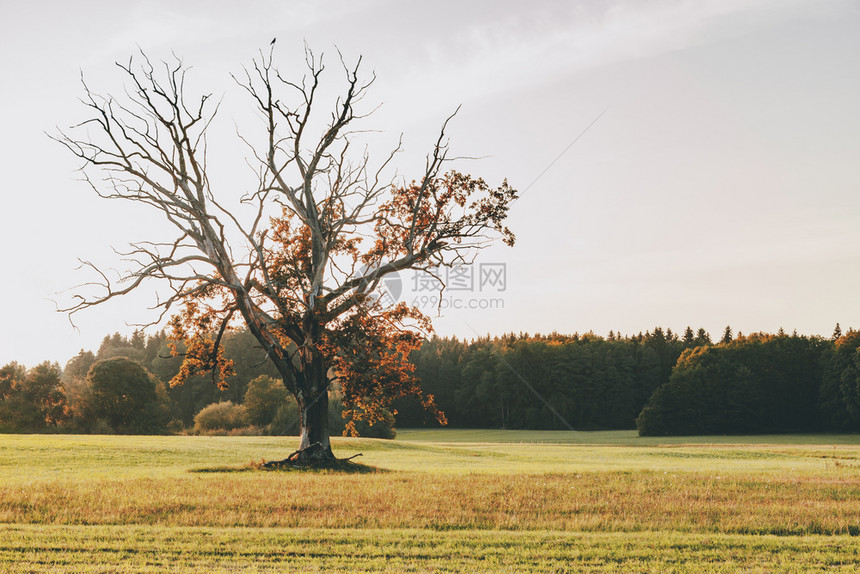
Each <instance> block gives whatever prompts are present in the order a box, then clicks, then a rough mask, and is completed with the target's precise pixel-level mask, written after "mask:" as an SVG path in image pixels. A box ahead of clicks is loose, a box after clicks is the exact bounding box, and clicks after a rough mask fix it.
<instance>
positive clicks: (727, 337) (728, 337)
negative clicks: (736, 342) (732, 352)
mask: <svg viewBox="0 0 860 574" xmlns="http://www.w3.org/2000/svg"><path fill="white" fill-rule="evenodd" d="M733 339H734V337H732V328H731V326H729V325H726V330H725V331H723V338H722V339H720V343H723V344H728V343H731V342H732V340H733Z"/></svg>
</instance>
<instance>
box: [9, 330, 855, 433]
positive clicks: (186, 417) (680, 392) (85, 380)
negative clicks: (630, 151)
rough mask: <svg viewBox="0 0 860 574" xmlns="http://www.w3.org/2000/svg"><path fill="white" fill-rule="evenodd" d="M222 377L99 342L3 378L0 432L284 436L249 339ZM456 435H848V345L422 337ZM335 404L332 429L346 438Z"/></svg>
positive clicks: (272, 375)
mask: <svg viewBox="0 0 860 574" xmlns="http://www.w3.org/2000/svg"><path fill="white" fill-rule="evenodd" d="M223 344H224V353H225V357H226V358H227V359H229V360H232V361H233V364H234V369H233V370H234V374H232V375H231V376H229V377H228V378H227V381H226V383H227V384H226V386H224V385H222V387H223V388H219V386H218V385H216V384H215V381H214V379H213V378H211V377H208V376H202V375H196V376H193V377H190V378H188V379H187V380H186V381H185V382H184V383H183V384H181V385H176V386H170V385H169V384H168V382H169V381H171V380H172V379H173V378H174V377H175V376H176V374H177V373H178V372H179V369H180V366H181V362H182V360H181V357H180V356H173V355H172V354H171V351H170V341H169V339H168V337H167V335H166V334H165V333H164V332H160V333H155V334H153V335H146V334H144V333H142V332H135V333H133V334H132V335H131V336H129V337H126V336H123V335H120V334H119V333H116V334H114V335H110V336H106V337H105V338H104V339H103V341H102V343H101V345H100V346H99V348H98V349H97V351H96V352H91V351H85V350H81V352H80V353H78V354H77V355H76V356H74V357H73V358H72V359H70V360H69V361H68V362H67V363H66V364H65V365H64V366H62V367H61V366H60V365H59V364H57V363H52V362H44V363H41V364H39V365H36V366H34V367H32V368H25V367H24V366H22V365H19V364H17V363H15V362H12V363H9V364H7V365H5V366H3V367H2V368H0V432H7V433H8V432H27V433H44V432H49V433H50V432H70V433H96V434H167V433H183V432H194V433H206V434H296V433H297V431H298V407H297V405H296V404H295V401H294V400H293V399H292V398H291V397H290V396H289V393H288V392H287V391H286V388H285V387H284V385H283V383H282V382H281V380H280V379H279V378H278V373H277V371H276V370H275V369H274V367H273V365H272V364H271V363H270V362H269V361H268V360H267V358H266V355H265V353H264V352H263V351H262V349H261V348H260V347H259V345H258V344H257V342H256V340H255V339H254V337H253V336H252V335H251V334H250V333H249V332H248V331H246V330H238V331H235V332H233V333H229V334H228V335H226V336H225V339H224V342H223ZM410 361H411V363H412V364H413V365H414V366H415V371H416V374H417V375H418V377H419V379H420V380H421V386H422V388H423V389H424V391H425V393H427V394H429V395H433V397H434V398H435V402H436V404H437V405H438V407H439V408H440V409H441V410H442V411H443V412H444V413H445V415H446V417H447V421H448V426H449V427H453V428H505V429H576V430H596V429H632V428H637V429H638V431H639V434H640V435H643V436H645V435H653V436H661V435H708V434H755V433H787V432H816V431H840V432H858V431H860V332H858V331H856V330H853V329H849V330H848V331H847V332H845V333H843V332H842V330H841V328H840V327H839V325H837V326H836V329H835V330H834V333H833V336H832V337H831V338H829V339H827V338H822V337H810V336H802V335H798V334H797V333H793V334H791V335H788V334H786V333H785V332H783V331H782V330H780V331H779V332H778V333H776V334H768V333H755V334H751V335H744V334H742V333H738V334H737V335H736V336H735V335H733V333H732V330H731V328H730V327H726V330H725V332H724V333H723V335H722V337H721V338H720V339H719V340H716V341H712V340H711V337H710V335H709V333H707V332H706V331H705V330H704V329H699V330H698V331H695V332H694V331H693V329H691V328H690V327H688V328H687V329H686V330H685V331H684V332H683V333H682V334H678V333H675V332H673V331H672V330H671V329H665V330H664V329H663V328H660V327H656V328H654V329H653V330H651V331H646V332H645V333H640V334H637V335H632V336H631V335H619V334H616V333H614V332H610V333H609V335H608V336H607V337H601V336H598V335H595V334H593V333H586V334H573V335H563V334H559V333H551V334H548V335H529V334H526V333H520V334H508V335H504V336H500V337H492V338H491V337H483V338H478V339H474V340H469V341H464V340H459V339H457V338H439V337H433V338H431V339H427V340H425V341H424V343H423V345H422V346H421V347H420V349H418V350H416V351H414V352H413V353H412V355H411V356H410ZM342 408H343V407H342V405H341V403H340V401H339V397H338V393H337V389H334V390H333V391H332V397H331V409H330V410H331V414H330V417H329V424H330V425H331V427H332V432H333V434H339V433H340V432H342V431H343V430H344V428H345V427H344V421H343V418H342V417H341V411H342ZM438 425H439V423H438V421H437V420H436V418H435V417H433V416H432V414H431V413H428V412H426V411H425V410H424V408H423V407H422V406H421V405H420V403H419V402H418V400H415V399H401V400H399V401H396V402H395V404H394V405H393V408H392V409H391V412H390V413H388V415H387V416H386V417H385V419H384V420H382V421H379V422H377V423H375V424H374V425H373V426H369V425H367V424H359V425H358V426H357V429H356V430H357V431H358V433H359V434H360V435H361V436H372V437H378V438H392V437H393V436H394V434H395V432H396V431H395V428H396V427H400V428H415V427H427V426H438Z"/></svg>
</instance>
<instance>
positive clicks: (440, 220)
mask: <svg viewBox="0 0 860 574" xmlns="http://www.w3.org/2000/svg"><path fill="white" fill-rule="evenodd" d="M272 49H273V47H272V48H270V49H269V51H268V53H263V52H261V53H260V56H259V57H258V58H256V59H255V60H253V62H252V65H251V66H250V68H246V69H245V71H244V73H243V74H241V76H240V78H239V79H237V83H238V84H239V85H240V86H241V87H242V88H243V89H244V91H245V93H246V94H247V96H249V98H250V101H251V102H252V103H253V104H254V106H255V107H256V109H257V111H258V112H259V114H260V115H261V117H262V119H263V122H262V126H261V128H262V129H261V132H262V133H261V134H260V137H259V142H260V143H259V144H258V147H254V146H251V145H250V140H249V139H247V138H244V137H243V141H245V142H246V143H248V144H249V147H250V149H251V153H252V156H253V159H252V160H251V161H253V162H254V163H255V164H256V166H257V181H256V183H255V189H253V191H250V192H249V193H248V194H247V195H245V196H244V198H243V199H242V202H243V204H245V206H246V208H247V207H248V206H250V209H251V211H252V212H253V214H252V216H251V217H250V218H249V220H248V221H244V222H242V221H240V217H239V211H238V210H237V209H233V210H231V209H228V208H227V207H226V206H225V204H224V203H222V202H224V198H223V197H216V195H215V193H214V191H213V188H212V186H211V185H210V179H209V172H208V170H207V164H206V145H207V140H206V134H207V129H208V127H209V126H210V124H211V122H212V121H213V119H214V117H215V112H216V110H217V105H215V104H213V103H211V100H210V97H209V96H208V95H203V96H200V97H198V98H195V97H192V96H189V95H188V93H187V92H186V88H185V86H186V76H187V72H188V69H187V68H185V67H184V66H183V64H182V62H181V61H179V60H175V61H171V62H164V63H162V65H160V66H159V70H158V71H156V69H155V67H154V66H153V64H152V63H151V62H150V60H149V58H148V57H147V56H146V55H145V54H141V62H140V64H139V65H135V63H134V60H133V59H130V60H129V62H128V64H117V65H118V66H119V68H120V69H121V70H122V72H123V74H124V77H125V79H126V82H127V89H126V91H125V95H124V97H123V98H122V99H121V100H115V99H114V98H112V97H102V96H99V95H97V94H96V93H94V92H93V91H91V90H90V89H89V87H88V86H87V85H86V84H84V91H85V100H84V103H85V105H86V107H87V108H88V110H89V113H90V117H89V118H88V119H87V120H85V121H84V122H83V123H81V124H79V128H81V130H78V131H76V132H74V133H80V131H83V132H84V133H83V134H82V135H81V136H80V137H75V136H73V135H69V134H68V133H64V132H60V134H59V135H58V136H56V139H57V140H58V141H59V142H60V143H62V144H64V145H65V147H66V148H68V149H69V150H70V151H71V152H72V153H73V154H74V155H75V156H77V157H78V158H79V159H80V160H82V162H83V169H82V171H83V173H84V174H85V177H86V178H87V180H88V181H89V182H90V184H91V186H92V187H93V188H94V190H95V191H96V192H97V193H99V195H101V196H102V197H107V198H114V199H124V200H128V201H132V202H136V203H140V204H143V205H146V206H148V207H149V208H153V209H155V210H157V211H159V212H160V213H161V214H162V216H163V217H164V218H166V220H167V221H169V222H170V223H172V224H173V225H174V226H175V227H176V229H177V236H176V237H175V238H174V239H172V240H168V241H163V240H162V241H159V240H153V238H149V239H148V240H146V241H140V242H137V243H133V244H131V248H130V250H129V252H128V253H126V257H127V258H128V259H130V260H131V264H130V267H131V268H130V269H129V270H128V274H127V276H126V277H125V283H122V282H120V283H116V282H112V281H110V280H109V279H108V277H107V276H106V275H105V274H104V273H102V272H101V271H99V270H98V268H97V266H96V265H94V264H92V263H90V262H84V264H85V265H86V266H88V267H91V268H92V269H93V270H95V271H97V272H98V273H99V274H100V277H101V279H102V281H103V287H104V289H105V291H104V293H101V294H98V295H92V296H90V295H83V294H79V295H78V299H77V300H76V301H75V302H74V303H73V304H71V305H69V306H68V307H67V308H66V309H65V310H66V311H68V312H70V313H74V312H76V311H80V310H82V309H86V308H88V307H91V306H93V305H98V304H101V303H104V302H105V301H108V300H111V299H113V298H114V297H118V296H121V295H124V294H126V293H129V292H131V291H133V290H134V289H136V288H137V287H138V286H140V285H141V284H142V283H144V282H148V281H149V280H156V281H161V282H162V283H163V284H164V288H165V289H169V291H168V292H167V293H166V295H165V296H163V297H162V298H161V299H160V300H159V302H158V303H157V307H158V308H159V309H160V311H161V315H160V317H159V319H160V318H161V317H164V316H166V315H168V314H172V319H171V329H172V335H173V337H174V338H175V339H177V340H178V341H181V343H182V344H183V348H184V353H185V355H184V360H183V364H182V367H181V369H180V371H179V374H178V375H177V376H176V377H174V378H173V380H172V381H171V384H172V385H176V384H179V383H181V382H182V381H183V380H185V379H186V378H188V377H190V376H192V375H194V374H196V373H199V372H212V374H213V379H216V380H220V381H222V382H223V381H224V378H225V377H226V376H228V375H229V374H230V373H231V365H230V362H229V361H228V360H227V359H225V357H224V355H223V353H222V352H221V349H220V342H221V339H222V337H223V336H224V333H225V332H227V331H229V330H230V329H231V328H232V327H234V326H235V324H236V322H237V321H236V320H237V319H238V322H241V323H244V324H245V325H246V326H247V328H248V329H249V330H250V332H251V333H252V334H253V336H254V337H255V338H256V340H257V341H258V342H259V344H260V345H261V346H262V347H263V349H264V350H265V351H266V353H267V355H268V357H269V359H270V360H271V361H272V362H273V364H274V365H275V367H276V368H277V370H278V373H279V375H280V376H281V378H282V379H283V381H284V385H285V386H286V388H287V389H288V390H289V391H290V392H291V393H292V394H293V395H294V397H295V398H296V401H297V402H298V405H299V408H300V412H301V439H300V444H299V451H297V452H296V453H294V455H295V456H293V457H291V458H292V459H293V461H294V462H298V463H301V464H325V463H327V462H330V461H332V460H333V459H334V455H333V453H332V451H331V446H330V440H329V428H328V423H327V420H328V416H327V415H328V412H327V411H328V390H329V386H330V384H331V383H332V382H333V380H337V382H338V383H339V385H340V387H341V388H342V392H343V402H344V406H345V411H344V412H345V416H347V417H348V418H349V419H350V423H348V425H347V431H352V432H354V424H353V422H354V420H355V419H357V418H362V419H365V420H366V421H367V422H368V423H373V422H375V420H376V419H377V418H379V417H382V416H384V412H385V408H386V407H387V406H388V405H389V404H390V403H391V401H392V400H394V399H396V398H399V397H403V396H407V395H414V396H420V395H421V390H420V388H419V386H418V382H417V380H416V378H415V377H414V373H413V367H412V366H411V365H410V364H409V362H408V360H407V357H408V355H409V353H410V352H411V351H412V350H414V349H416V348H417V347H418V345H419V344H420V342H421V339H422V333H421V332H422V331H424V332H426V331H428V330H429V329H430V323H429V321H428V319H427V317H425V316H424V315H422V314H421V313H420V312H419V311H418V310H417V309H415V308H410V307H408V306H406V305H405V304H403V303H399V304H396V305H393V306H386V305H385V304H384V300H383V299H382V298H380V297H374V296H373V294H374V292H375V291H376V289H377V287H378V286H379V285H380V282H381V281H382V279H383V278H384V277H385V276H387V275H389V274H391V273H395V272H398V271H401V270H404V269H425V270H427V269H430V268H432V267H435V266H439V265H442V266H450V265H452V264H454V263H457V262H463V261H464V260H467V258H469V257H471V256H473V254H474V250H475V249H477V248H480V247H482V246H483V245H485V244H486V242H487V241H488V240H490V239H491V238H492V237H493V236H501V238H502V239H503V240H504V242H505V243H507V244H509V245H512V244H513V242H514V235H513V234H512V233H511V232H510V231H509V230H508V229H507V228H506V227H505V225H504V222H505V219H506V216H507V213H508V207H509V204H510V203H511V202H512V201H513V200H514V199H515V198H516V191H515V190H514V189H512V188H511V187H510V186H509V185H508V183H507V181H504V182H503V183H502V184H501V185H500V186H498V187H491V186H490V185H489V184H487V183H486V182H485V181H484V180H483V179H480V178H473V177H471V176H469V175H466V174H463V173H459V172H457V171H447V172H445V171H443V167H444V166H446V165H447V164H448V161H449V159H453V158H449V157H448V144H447V139H446V135H445V130H446V126H447V124H448V121H449V120H450V119H451V117H453V116H451V117H449V118H448V120H446V121H445V122H444V123H443V126H442V129H441V131H440V134H439V137H438V139H437V140H436V142H435V145H434V146H433V147H432V148H431V150H430V152H429V153H428V155H427V159H426V164H425V169H424V171H423V173H421V175H420V176H419V177H418V178H417V179H415V180H413V181H411V182H410V181H405V180H397V179H393V178H388V179H386V176H385V174H386V173H387V171H388V169H389V167H390V165H391V164H392V162H393V160H394V159H395V156H396V155H397V153H398V152H399V150H400V145H399V144H398V145H397V146H396V147H395V148H394V149H393V151H391V152H390V153H388V154H386V155H385V156H384V157H383V158H382V159H381V161H378V162H375V163H373V162H371V160H370V157H369V155H368V154H367V153H364V154H358V155H356V154H353V153H352V150H353V149H354V148H355V147H356V146H355V142H357V138H358V137H359V135H358V134H359V130H360V129H361V128H360V122H361V120H362V119H364V118H365V117H366V116H365V115H362V114H361V113H360V112H359V110H357V109H356V106H357V105H358V104H359V102H360V101H361V100H362V98H363V97H364V96H365V95H366V94H367V91H368V89H369V88H370V86H371V84H372V83H373V77H372V76H371V77H370V78H369V79H367V80H365V79H364V78H363V77H362V76H361V75H360V74H359V71H360V64H361V59H360V58H359V59H358V61H357V62H356V63H355V65H353V66H348V65H347V64H346V63H345V61H344V59H343V57H342V56H341V58H340V64H341V66H342V69H343V72H344V74H345V84H344V87H343V91H342V94H341V96H340V97H339V98H337V100H336V101H335V102H334V105H333V109H332V110H331V112H330V116H329V119H328V120H327V121H323V122H320V121H318V119H317V116H318V110H319V109H320V108H319V106H320V105H321V103H320V102H321V101H322V100H321V98H322V97H323V96H322V92H321V91H320V89H319V86H320V82H321V78H322V75H323V72H324V70H325V68H324V66H323V58H322V57H316V56H315V55H314V54H313V53H312V52H311V51H310V50H306V58H305V60H306V65H307V72H306V75H305V77H304V78H302V79H301V80H297V81H291V80H288V79H286V77H285V76H284V75H282V74H281V73H280V72H279V71H278V69H277V67H275V65H274V63H273V52H272ZM455 113H456V112H455ZM321 123H323V124H324V125H323V127H322V128H321V129H315V128H317V127H318V126H320V125H321ZM94 172H97V173H101V174H103V179H102V180H101V181H97V180H96V179H95V178H94V176H93V175H92V174H93V173H94ZM177 308H179V309H180V310H179V312H178V313H177V312H176V310H177ZM156 322H157V321H156ZM422 402H423V404H424V406H425V407H426V408H428V409H430V410H431V411H434V412H436V416H437V418H439V419H440V420H443V419H444V415H443V414H442V413H441V412H438V410H437V409H436V408H435V406H434V402H433V397H432V396H429V395H428V396H423V398H422Z"/></svg>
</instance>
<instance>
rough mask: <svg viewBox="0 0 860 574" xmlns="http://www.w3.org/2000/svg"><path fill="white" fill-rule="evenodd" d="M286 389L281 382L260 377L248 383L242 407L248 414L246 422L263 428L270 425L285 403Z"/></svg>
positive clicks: (264, 376)
mask: <svg viewBox="0 0 860 574" xmlns="http://www.w3.org/2000/svg"><path fill="white" fill-rule="evenodd" d="M288 396H289V395H288V394H287V389H286V388H285V387H284V385H283V383H281V381H279V380H276V379H273V378H272V377H268V376H266V375H260V376H259V377H257V378H256V379H254V380H253V381H251V382H250V383H248V390H247V391H246V392H245V402H244V403H243V405H244V406H245V409H246V411H247V413H248V422H250V423H251V424H252V425H257V426H259V427H265V426H268V425H269V424H271V423H272V421H273V420H274V418H275V414H276V413H277V412H278V409H279V408H281V406H283V405H285V404H286V403H287V397H288Z"/></svg>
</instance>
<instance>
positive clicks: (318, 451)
mask: <svg viewBox="0 0 860 574" xmlns="http://www.w3.org/2000/svg"><path fill="white" fill-rule="evenodd" d="M326 387H327V385H325V386H322V387H321V388H320V386H319V385H314V386H313V387H312V389H311V391H310V392H309V393H308V396H301V397H300V400H299V409H300V423H301V428H300V442H299V453H300V454H299V460H297V462H299V463H304V462H305V461H306V462H307V463H320V462H326V461H331V460H334V453H332V451H331V439H330V438H329V428H328V389H327V388H326Z"/></svg>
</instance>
